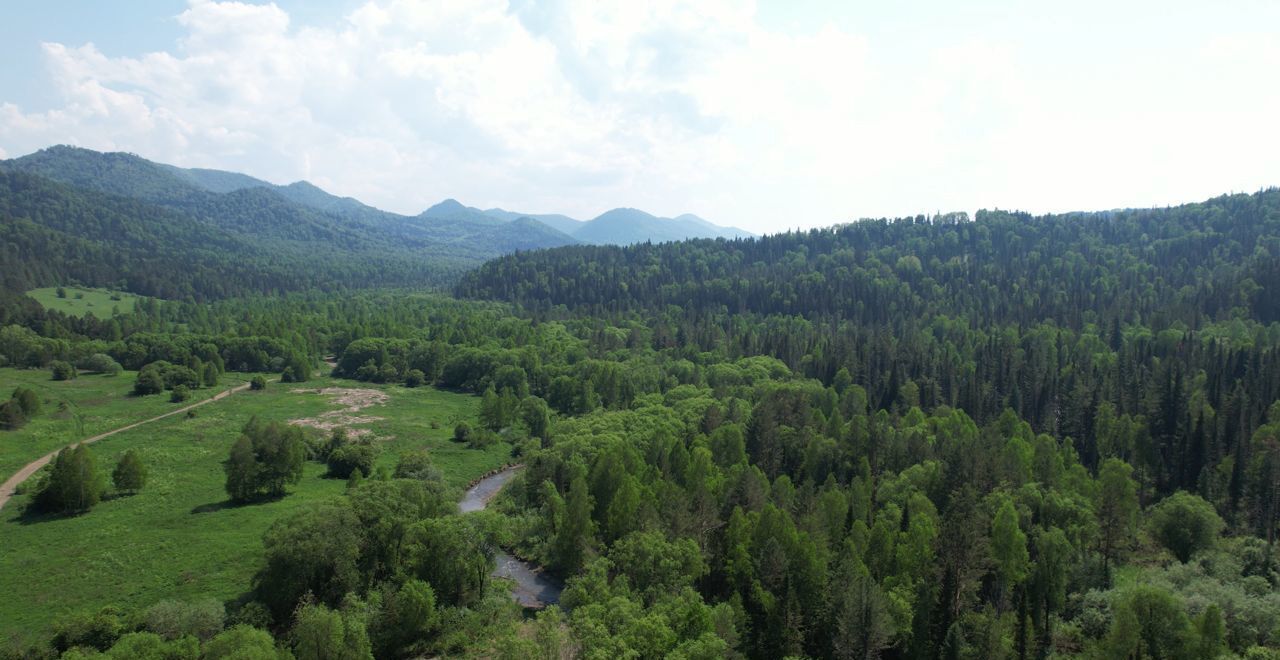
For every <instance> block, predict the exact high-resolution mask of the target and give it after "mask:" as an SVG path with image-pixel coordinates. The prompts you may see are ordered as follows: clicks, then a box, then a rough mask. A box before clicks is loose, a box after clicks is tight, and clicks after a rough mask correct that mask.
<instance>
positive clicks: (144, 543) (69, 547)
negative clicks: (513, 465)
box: [0, 379, 510, 640]
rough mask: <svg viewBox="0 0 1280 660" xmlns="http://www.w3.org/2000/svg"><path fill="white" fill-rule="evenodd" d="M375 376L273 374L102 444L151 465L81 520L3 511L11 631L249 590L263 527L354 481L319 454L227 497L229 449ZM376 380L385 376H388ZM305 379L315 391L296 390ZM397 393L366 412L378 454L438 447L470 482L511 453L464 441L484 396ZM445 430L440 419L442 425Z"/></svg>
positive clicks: (25, 632) (320, 408)
mask: <svg viewBox="0 0 1280 660" xmlns="http://www.w3.org/2000/svg"><path fill="white" fill-rule="evenodd" d="M326 385H337V386H340V387H368V386H367V385H366V384H363V383H354V382H351V381H333V380H330V379H322V380H317V381H312V382H309V383H306V384H304V385H298V386H291V385H282V384H274V383H273V384H272V385H270V386H268V388H267V390H266V391H264V392H242V393H238V394H235V395H233V396H231V397H229V398H227V399H224V400H222V401H219V402H217V403H214V404H211V405H209V406H205V407H202V408H200V409H199V412H198V414H197V416H196V417H195V418H193V419H187V418H186V417H185V416H183V415H177V416H174V417H172V418H169V419H165V420H162V421H159V422H155V423H153V424H149V425H146V426H143V427H140V428H138V429H134V430H132V431H127V432H124V433H121V434H118V435H115V436H112V437H110V438H107V439H105V440H102V441H101V442H99V443H97V444H95V445H93V449H92V452H93V455H94V457H95V459H96V461H97V464H98V468H99V470H102V471H104V472H108V473H109V471H110V469H111V467H112V466H114V464H115V461H116V460H117V459H118V457H119V456H120V455H121V454H122V453H123V452H124V451H126V450H128V449H131V448H132V449H138V450H139V451H140V452H141V453H142V456H143V461H144V463H145V464H146V465H147V467H148V470H149V471H150V476H149V480H148V483H147V485H146V487H145V488H144V489H143V490H142V491H141V492H140V493H139V494H137V495H134V496H129V497H121V498H116V499H109V500H107V501H104V502H103V503H101V504H99V505H98V506H97V507H95V508H94V509H93V510H92V511H90V512H89V513H87V514H84V515H81V516H76V517H71V518H47V519H36V520H32V519H24V518H23V515H22V509H23V507H24V506H25V505H26V503H27V499H28V498H27V496H19V497H15V498H14V499H13V500H12V501H11V502H10V503H9V505H8V506H6V507H5V508H4V509H3V510H0V593H4V594H5V595H6V597H5V598H4V599H0V638H4V637H6V636H12V635H19V634H21V635H22V636H24V637H25V638H27V639H30V640H38V639H42V638H47V637H48V634H49V632H50V627H51V626H52V624H53V623H54V622H55V621H56V620H57V619H58V617H60V616H62V615H64V614H67V613H70V612H77V611H93V610H96V609H98V608H100V607H102V606H103V605H108V604H114V605H119V606H122V607H124V608H126V609H133V608H143V607H146V606H148V605H150V604H152V603H155V602H156V601H159V600H163V599H166V598H178V599H197V598H208V597H214V598H219V599H230V598H234V597H236V596H238V595H240V594H242V593H243V592H245V591H246V590H247V588H248V586H249V582H250V578H251V576H252V575H253V573H254V571H255V570H256V569H257V567H258V562H259V560H260V558H261V548H262V546H261V538H262V534H263V532H264V531H265V530H266V529H267V527H268V526H270V524H271V523H272V522H273V521H274V520H276V519H278V518H279V517H281V516H282V515H284V514H285V513H287V512H289V511H293V510H296V509H298V508H300V507H304V506H307V505H308V504H309V503H312V502H315V501H318V500H323V499H325V498H328V497H333V496H336V495H339V494H340V493H342V492H344V490H345V487H346V484H345V482H343V481H340V480H333V479H325V478H323V473H324V466H322V465H320V464H317V463H308V464H307V466H306V472H305V476H304V477H303V479H302V482H301V483H299V484H298V485H296V486H293V487H291V489H290V494H289V495H288V496H286V497H284V498H283V499H280V500H276V501H271V502H265V503H261V504H253V505H248V506H239V507H233V506H228V505H227V503H226V493H225V492H224V490H223V480H224V474H223V471H222V464H221V463H222V461H223V459H224V458H225V457H226V455H227V452H228V451H229V449H230V446H231V444H232V443H233V442H234V441H235V439H236V437H237V436H238V433H239V429H240V428H241V427H242V426H243V425H244V423H245V422H246V421H248V419H249V418H250V417H251V416H253V415H257V416H259V417H260V418H262V419H264V420H291V419H297V418H302V417H312V416H315V415H318V414H320V413H323V412H326V411H330V410H334V409H336V408H337V406H335V405H333V404H332V402H331V400H330V399H329V397H327V396H322V395H319V394H317V393H315V389H316V388H317V387H321V386H326ZM375 387H377V386H375ZM303 388H305V389H306V390H308V391H305V392H299V391H296V390H299V389H303ZM379 389H382V390H383V391H385V392H387V393H388V394H389V395H390V396H391V399H390V400H389V401H388V402H387V403H386V404H385V405H381V406H374V407H371V408H366V409H364V410H362V411H360V412H359V413H356V414H358V415H361V416H371V417H381V418H383V419H381V420H379V421H373V422H369V423H366V424H360V425H357V428H368V429H370V430H371V431H372V432H373V433H374V437H375V442H377V443H379V444H380V445H381V446H382V448H383V451H382V453H381V455H380V457H379V465H388V466H391V465H394V464H395V461H396V457H397V456H398V454H399V453H400V452H401V451H404V450H406V449H410V448H418V447H425V448H427V449H428V450H429V451H430V452H431V454H432V456H433V458H434V460H435V462H436V465H437V466H439V468H440V469H441V471H442V472H443V474H444V476H445V478H446V480H447V481H449V483H450V484H451V485H453V486H457V487H461V486H463V485H465V484H466V483H467V482H469V481H471V480H472V479H474V478H476V477H478V476H480V475H481V474H482V473H484V472H486V471H488V470H491V469H493V468H495V467H497V466H499V465H501V464H502V463H504V462H506V461H507V460H508V457H509V454H510V447H509V446H507V445H505V444H498V445H495V446H494V447H491V448H489V449H486V450H483V451H481V450H473V449H467V448H465V447H464V446H461V445H458V444H455V443H453V442H452V441H451V440H450V437H451V436H452V429H453V424H454V423H455V422H456V421H457V420H462V419H473V418H474V416H475V413H476V411H477V409H478V399H477V398H476V397H472V396H465V395H461V394H454V393H450V392H443V391H440V390H435V389H431V388H419V389H405V388H402V387H398V386H386V387H381V388H379ZM433 422H435V425H436V426H438V427H439V428H432V425H433V424H432V423H433Z"/></svg>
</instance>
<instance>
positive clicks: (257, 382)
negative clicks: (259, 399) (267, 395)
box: [249, 376, 267, 390]
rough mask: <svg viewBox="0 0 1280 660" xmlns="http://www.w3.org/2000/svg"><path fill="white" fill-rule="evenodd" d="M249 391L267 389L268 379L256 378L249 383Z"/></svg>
mask: <svg viewBox="0 0 1280 660" xmlns="http://www.w3.org/2000/svg"><path fill="white" fill-rule="evenodd" d="M249 389H251V390H265V389H267V379H266V378H263V377H262V376H254V377H253V380H251V381H249Z"/></svg>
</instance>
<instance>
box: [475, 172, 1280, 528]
mask: <svg viewBox="0 0 1280 660" xmlns="http://www.w3.org/2000/svg"><path fill="white" fill-rule="evenodd" d="M1277 254H1280V191H1278V190H1269V191H1266V192H1261V193H1258V194H1254V195H1233V196H1227V197H1220V198H1216V199H1212V200H1209V201H1207V202H1204V203H1200V204H1190V205H1186V206H1180V207H1175V208H1169V209H1151V210H1131V211H1120V212H1107V213H1081V214H1069V215H1060V216H1044V217H1032V216H1029V215H1026V214H1020V213H1006V212H999V211H996V212H980V213H979V214H978V217H977V218H976V220H975V221H973V222H969V221H967V220H966V219H964V218H963V217H959V216H947V217H938V218H925V217H915V218H904V219H899V220H894V221H888V220H879V221H864V222H859V223H854V224H850V225H845V226H842V227H838V228H832V229H823V230H814V231H811V232H805V233H790V234H782V235H776V236H769V237H765V238H762V239H757V240H747V241H709V240H703V241H689V242H685V243H674V244H664V245H635V246H630V247H625V248H620V247H601V246H573V247H565V248H560V249H556V250H549V251H541V252H534V253H524V254H519V255H513V256H508V257H503V258H500V259H497V260H494V261H492V262H490V263H488V264H486V265H485V266H483V267H482V268H480V269H479V270H476V271H473V272H471V273H469V274H467V275H466V276H465V277H464V279H463V281H462V283H461V284H460V285H459V287H458V291H459V293H460V294H461V295H464V296H468V297H476V298H486V299H499V300H509V301H513V302H516V303H519V304H520V305H521V306H522V307H523V308H524V309H526V310H528V311H530V312H532V313H536V314H538V315H541V316H544V317H564V316H566V314H567V315H570V316H573V315H590V316H602V317H604V318H611V319H637V318H644V317H646V316H651V315H658V317H659V318H660V319H662V320H661V321H659V322H657V323H656V325H655V327H654V332H655V336H654V338H653V341H654V342H655V343H656V344H658V345H682V346H691V347H694V348H692V349H691V350H725V351H727V352H728V354H729V355H733V356H750V355H757V354H766V355H772V356H775V357H777V358H779V359H781V360H783V361H784V362H785V363H786V364H787V365H788V366H789V367H791V368H793V369H796V370H799V371H801V372H802V373H804V374H805V375H807V376H811V377H814V378H818V379H819V380H821V381H822V382H824V383H829V384H831V383H841V382H850V383H855V384H857V385H859V386H861V387H864V388H866V390H867V393H868V396H869V397H870V401H871V402H872V405H873V407H876V408H884V409H887V410H903V409H905V408H909V407H911V406H914V405H920V406H923V407H924V409H926V410H927V409H931V408H934V407H936V406H951V407H956V408H959V409H962V410H964V411H965V412H966V413H968V414H969V415H971V416H973V418H974V419H975V420H976V421H977V422H978V423H980V424H982V423H988V422H991V421H993V420H995V419H997V418H998V417H999V416H1000V415H1001V414H1002V412H1003V411H1004V410H1005V409H1011V410H1012V411H1013V412H1015V413H1017V414H1018V415H1019V416H1020V417H1021V418H1023V419H1026V420H1027V421H1029V422H1031V424H1032V427H1033V428H1034V429H1036V430H1037V431H1038V432H1045V433H1050V434H1053V435H1055V436H1056V437H1059V438H1070V439H1071V440H1072V442H1073V444H1074V446H1075V449H1076V451H1077V452H1078V453H1079V455H1080V457H1081V459H1082V460H1083V461H1085V463H1086V465H1091V466H1092V465H1095V464H1096V461H1098V460H1099V459H1100V458H1101V457H1103V456H1105V455H1106V453H1107V451H1108V449H1107V448H1110V449H1109V450H1110V451H1114V450H1115V448H1116V447H1117V446H1120V447H1123V448H1124V449H1123V452H1122V453H1123V455H1124V456H1125V457H1126V458H1127V459H1132V460H1133V461H1134V463H1135V466H1136V467H1137V468H1138V469H1139V474H1140V475H1141V476H1142V478H1143V482H1144V486H1146V487H1150V488H1151V489H1153V490H1154V491H1156V492H1161V493H1167V492H1172V491H1173V490H1175V489H1179V488H1184V489H1188V490H1198V491H1200V492H1203V493H1205V494H1206V496H1208V497H1212V498H1215V499H1217V500H1218V501H1220V502H1221V503H1222V504H1223V506H1224V508H1225V509H1226V510H1233V509H1234V508H1235V507H1236V506H1237V505H1239V504H1240V503H1241V497H1242V489H1243V480H1244V477H1243V470H1244V469H1245V465H1246V464H1247V462H1248V460H1249V456H1250V453H1251V449H1250V445H1249V442H1250V440H1249V439H1250V437H1251V436H1252V434H1253V432H1254V430H1255V429H1256V428H1257V427H1258V426H1259V425H1260V424H1261V423H1262V420H1263V418H1264V415H1265V412H1266V410H1267V407H1268V406H1269V405H1270V404H1271V402H1273V401H1275V400H1276V399H1277V398H1280V363H1277V359H1278V358H1280V352H1278V350H1277V349H1280V326H1277V325H1275V323H1276V322H1277V321H1280V303H1278V302H1277V301H1280V260H1277V257H1276V256H1274V255H1277ZM566 308H567V309H566Z"/></svg>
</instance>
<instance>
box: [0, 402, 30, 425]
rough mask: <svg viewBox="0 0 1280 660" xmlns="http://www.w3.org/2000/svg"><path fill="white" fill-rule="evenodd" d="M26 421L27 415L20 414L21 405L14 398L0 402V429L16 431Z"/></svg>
mask: <svg viewBox="0 0 1280 660" xmlns="http://www.w3.org/2000/svg"><path fill="white" fill-rule="evenodd" d="M26 423H27V416H26V415H24V414H22V406H21V405H20V404H19V403H18V402H17V401H16V400H14V399H9V400H8V401H5V402H4V403H0V429H4V430H6V431H16V430H18V429H20V428H22V427H23V426H25V425H26Z"/></svg>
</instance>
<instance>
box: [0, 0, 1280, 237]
mask: <svg viewBox="0 0 1280 660" xmlns="http://www.w3.org/2000/svg"><path fill="white" fill-rule="evenodd" d="M177 21H178V23H179V25H181V26H182V28H183V29H184V30H185V31H186V34H185V36H184V37H183V38H182V39H181V40H180V41H179V43H177V44H175V47H174V48H173V49H172V51H170V52H158V53H151V54H147V55H143V56H140V57H119V56H113V55H112V54H110V53H103V52H100V51H99V50H98V48H96V47H95V46H94V45H93V44H83V45H65V44H57V43H49V44H45V46H44V52H45V59H46V62H47V75H48V80H49V83H50V84H51V85H52V86H53V87H54V88H55V89H56V90H57V91H58V92H59V94H60V95H61V99H62V102H61V103H60V104H59V105H58V106H57V107H53V108H49V109H44V110H34V109H24V108H20V107H18V106H17V105H16V104H15V103H13V102H12V100H11V99H3V97H2V96H0V148H3V151H0V155H3V154H4V153H8V154H11V155H15V154H21V153H26V152H29V151H32V150H35V149H38V148H42V147H45V146H48V145H49V144H53V143H62V142H66V143H74V144H79V145H83V146H86V147H90V148H95V149H107V150H114V149H118V150H127V151H133V152H136V153H140V154H142V155H144V156H147V157H149V158H153V159H156V160H160V161H164V162H172V163H175V164H179V165H186V166H200V167H218V168H225V169H234V170H240V171H245V172H247V173H250V174H253V175H255V176H259V177H263V178H266V179H270V180H273V181H278V182H287V181H292V180H295V179H300V178H306V179H309V180H311V181H313V182H315V183H316V184H317V185H321V186H322V187H325V188H326V189H329V190H331V191H332V192H335V193H337V194H343V195H353V196H356V197H358V198H361V199H363V200H365V201H367V202H369V203H372V204H375V205H378V206H382V207H385V208H390V209H392V210H397V211H402V212H407V213H416V212H418V211H420V210H421V209H422V208H424V207H425V206H427V205H429V204H431V203H434V202H436V201H438V200H439V199H441V198H443V197H446V196H454V197H458V198H459V199H461V200H463V201H464V202H466V203H469V204H474V205H480V206H485V205H500V206H504V207H507V208H513V209H519V210H525V211H531V212H550V211H559V212H567V213H570V214H576V215H579V216H584V217H589V216H592V215H594V214H596V213H599V212H601V211H603V210H605V209H607V208H609V207H612V206H623V205H625V206H637V207H641V208H646V209H648V210H651V211H654V212H657V213H663V214H676V213H680V212H684V211H692V212H695V213H698V214H700V215H703V216H705V217H708V218H711V219H712V220H714V221H717V222H721V223H725V224H738V225H741V226H745V227H748V228H751V229H753V230H757V231H763V230H778V229H782V228H786V227H794V226H801V225H803V226H809V225H820V224H829V223H832V222H838V221H843V220H846V219H849V218H850V217H855V216H858V215H881V214H898V213H901V214H905V213H915V212H919V211H933V210H949V209H956V208H960V209H969V210H972V209H973V208H975V207H977V206H980V205H988V206H992V205H1001V206H1004V207H1010V206H1019V207H1023V208H1029V209H1032V210H1065V209H1069V208H1088V207H1091V206H1114V205H1119V204H1138V203H1169V202H1175V201H1179V200H1189V199H1195V198H1197V197H1203V196H1207V195H1210V194H1214V193H1216V192H1221V191H1224V190H1227V189H1231V188H1237V189H1239V188H1246V189H1252V188H1256V187H1257V186H1260V185H1263V184H1266V183H1280V174H1276V173H1277V172H1280V162H1278V161H1277V159H1278V158H1280V156H1277V154H1280V137H1278V136H1277V132H1276V130H1275V128H1274V125H1273V124H1274V120H1273V118H1274V117H1275V116H1277V115H1280V91H1277V89H1276V87H1275V86H1270V87H1268V86H1267V85H1265V84H1263V83H1262V80H1260V79H1258V78H1256V74H1257V72H1260V71H1266V70H1268V69H1266V68H1265V67H1267V66H1270V67H1271V68H1270V69H1269V70H1270V71H1274V70H1276V67H1277V66H1280V54H1278V53H1277V48H1276V47H1275V45H1274V44H1275V42H1274V40H1271V39H1267V38H1265V37H1264V38H1258V39H1254V40H1247V39H1238V38H1234V37H1233V38H1226V37H1222V36H1217V37H1213V38H1208V39H1206V40H1202V42H1201V43H1199V44H1183V45H1179V46H1178V47H1177V48H1175V49H1174V52H1178V53H1182V56H1181V59H1180V60H1177V61H1173V62H1168V61H1167V60H1166V59H1164V58H1165V54H1162V53H1157V54H1153V59H1152V60H1151V61H1143V60H1134V61H1117V62H1108V63H1107V65H1106V68H1105V69H1097V70H1094V71H1092V73H1090V67H1091V66H1097V60H1088V59H1086V58H1085V57H1084V56H1083V55H1081V57H1080V59H1079V61H1073V57H1074V56H1073V55H1071V54H1069V53H1068V54H1067V56H1066V57H1065V58H1064V57H1058V58H1056V59H1055V58H1052V57H1051V58H1047V59H1046V58H1045V57H1044V56H1043V53H1042V52H1038V51H1037V47H1036V44H1035V43H1034V42H1033V38H1034V37H1032V38H1023V39H1020V40H1017V39H1012V38H1009V37H1007V36H1005V34H1004V33H1001V32H1000V31H999V30H996V31H993V32H992V33H987V34H969V33H965V34H955V33H947V34H946V36H947V38H944V39H938V40H936V41H934V42H929V43H924V44H922V43H921V40H916V41H910V40H905V39H904V40H901V41H902V44H899V43H897V42H898V41H899V40H897V39H893V38H886V37H885V36H884V35H878V34H875V33H874V31H870V30H869V31H867V32H855V31H851V30H850V29H849V28H848V27H838V26H837V25H835V24H827V25H825V26H821V27H819V28H817V29H813V30H808V31H789V30H784V29H781V28H778V27H775V26H769V25H765V24H764V21H763V20H762V19H761V17H760V16H759V15H758V14H757V12H756V7H755V6H754V4H753V3H751V2H745V1H743V2H739V1H736V0H714V1H713V0H704V1H702V2H679V1H676V0H664V1H662V2H653V3H637V2H594V1H589V0H563V1H552V2H533V1H529V0H512V1H511V2H510V3H508V2H506V1H504V0H475V1H472V0H465V1H464V0H441V1H433V2H426V1H416V0H385V1H384V0H371V1H369V2H367V3H366V4H364V5H363V6H361V7H359V8H358V9H356V10H355V11H353V12H352V13H350V14H349V15H348V16H346V17H345V18H344V19H343V20H341V21H339V22H337V23H336V24H333V25H327V26H325V25H320V26H300V25H297V24H296V23H295V22H293V21H291V20H290V17H289V15H288V14H287V13H286V12H285V11H284V10H282V9H280V8H279V7H277V6H276V5H274V4H266V5H255V4H247V3H241V2H213V1H209V0H193V1H192V2H191V4H190V6H189V7H188V8H187V10H186V11H184V12H183V13H182V14H181V15H180V16H178V17H177ZM1153 72H1155V73H1156V74H1161V72H1163V74H1162V75H1152V74H1153ZM0 94H2V93H0ZM3 101H10V102H3ZM1265 174H1270V175H1271V176H1272V177H1273V179H1272V180H1270V181H1267V180H1265V179H1260V177H1262V176H1263V175H1265Z"/></svg>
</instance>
